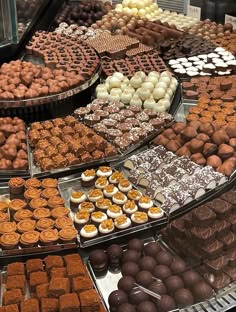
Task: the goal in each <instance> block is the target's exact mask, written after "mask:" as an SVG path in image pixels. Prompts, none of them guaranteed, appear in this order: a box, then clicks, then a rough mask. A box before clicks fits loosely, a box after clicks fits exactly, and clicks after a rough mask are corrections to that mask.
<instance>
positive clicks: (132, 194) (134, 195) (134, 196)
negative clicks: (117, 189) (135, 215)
mask: <svg viewBox="0 0 236 312" xmlns="http://www.w3.org/2000/svg"><path fill="white" fill-rule="evenodd" d="M127 196H128V199H130V200H134V201H136V202H137V201H139V200H140V198H141V197H142V193H141V192H139V191H138V190H134V189H132V190H130V191H129V192H128V193H127Z"/></svg>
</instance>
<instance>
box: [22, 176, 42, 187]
mask: <svg viewBox="0 0 236 312" xmlns="http://www.w3.org/2000/svg"><path fill="white" fill-rule="evenodd" d="M31 187H33V188H40V187H41V181H40V180H38V179H36V178H30V179H28V180H26V181H25V188H27V189H28V188H31Z"/></svg>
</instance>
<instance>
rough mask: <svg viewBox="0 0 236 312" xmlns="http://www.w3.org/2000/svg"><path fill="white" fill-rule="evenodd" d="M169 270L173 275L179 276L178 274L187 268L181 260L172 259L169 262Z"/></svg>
mask: <svg viewBox="0 0 236 312" xmlns="http://www.w3.org/2000/svg"><path fill="white" fill-rule="evenodd" d="M170 269H171V271H172V273H173V274H180V273H183V272H184V271H186V269H187V266H186V264H185V262H184V261H183V260H181V259H174V260H173V261H172V262H171V265H170Z"/></svg>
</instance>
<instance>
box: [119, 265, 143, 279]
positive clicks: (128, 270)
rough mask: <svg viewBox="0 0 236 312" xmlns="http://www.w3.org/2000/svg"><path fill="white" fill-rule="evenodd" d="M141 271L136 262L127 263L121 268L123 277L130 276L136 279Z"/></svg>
mask: <svg viewBox="0 0 236 312" xmlns="http://www.w3.org/2000/svg"><path fill="white" fill-rule="evenodd" d="M139 271H140V270H139V266H138V265H137V263H135V262H126V263H124V264H123V265H122V267H121V273H122V275H123V276H125V275H130V276H133V277H135V276H136V275H137V273H138V272H139Z"/></svg>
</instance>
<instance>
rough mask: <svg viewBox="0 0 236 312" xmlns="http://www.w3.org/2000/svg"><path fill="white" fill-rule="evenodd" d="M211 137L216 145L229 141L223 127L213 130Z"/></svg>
mask: <svg viewBox="0 0 236 312" xmlns="http://www.w3.org/2000/svg"><path fill="white" fill-rule="evenodd" d="M211 139H212V141H213V142H214V143H215V144H217V145H220V144H222V143H227V142H228V141H229V137H228V135H227V133H226V132H225V130H224V129H221V130H218V131H216V132H214V133H213V135H212V137H211Z"/></svg>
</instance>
